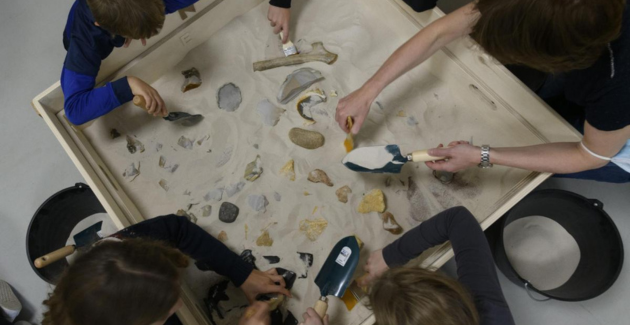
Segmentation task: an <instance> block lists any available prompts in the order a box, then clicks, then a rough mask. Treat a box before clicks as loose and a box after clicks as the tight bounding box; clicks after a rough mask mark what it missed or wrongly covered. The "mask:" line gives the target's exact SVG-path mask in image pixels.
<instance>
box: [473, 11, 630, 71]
mask: <svg viewBox="0 0 630 325" xmlns="http://www.w3.org/2000/svg"><path fill="white" fill-rule="evenodd" d="M625 2H626V1H625V0H477V4H476V8H477V10H479V12H480V13H481V18H479V21H478V22H477V24H476V26H475V27H474V28H473V33H472V34H471V36H472V37H473V38H474V39H475V40H476V41H477V42H479V44H480V45H481V46H482V47H483V48H484V49H485V50H486V51H487V52H488V53H489V54H490V55H492V56H494V57H495V58H496V59H497V60H499V61H500V62H501V63H503V64H521V65H526V66H529V67H532V68H535V69H538V70H541V71H544V72H550V73H556V72H563V71H570V70H577V69H584V68H587V67H590V66H591V65H593V63H595V61H596V60H597V59H598V58H599V57H600V56H601V55H602V53H603V52H604V51H605V50H606V46H607V44H608V43H610V42H611V41H613V40H615V39H616V38H617V37H619V35H620V31H621V24H622V15H623V12H624V6H625Z"/></svg>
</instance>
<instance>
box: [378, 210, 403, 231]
mask: <svg viewBox="0 0 630 325" xmlns="http://www.w3.org/2000/svg"><path fill="white" fill-rule="evenodd" d="M381 219H383V229H385V230H387V231H389V232H390V233H392V234H394V235H400V234H402V232H403V228H402V227H401V226H400V225H399V224H398V222H396V219H395V218H394V215H393V214H391V213H390V212H385V213H383V214H382V215H381Z"/></svg>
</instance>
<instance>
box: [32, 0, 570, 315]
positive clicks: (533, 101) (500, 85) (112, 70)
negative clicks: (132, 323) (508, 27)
mask: <svg viewBox="0 0 630 325" xmlns="http://www.w3.org/2000/svg"><path fill="white" fill-rule="evenodd" d="M386 1H389V2H390V3H391V4H392V5H393V6H395V7H396V8H397V9H398V10H399V11H400V13H401V15H403V16H404V17H406V18H407V19H409V20H410V21H411V22H412V23H413V24H415V25H416V26H418V28H419V29H421V28H422V27H423V26H426V25H428V24H429V23H431V22H432V21H434V20H436V19H439V18H440V17H442V16H443V15H444V13H443V12H442V11H440V10H439V9H437V8H436V9H433V10H430V11H426V12H423V13H416V12H414V11H413V10H412V9H411V8H410V7H409V6H407V5H406V4H405V3H404V2H403V1H402V0H386ZM204 2H205V3H204ZM261 2H263V0H239V1H226V0H202V1H201V6H200V7H203V9H201V10H199V11H198V12H196V13H195V14H193V15H192V17H190V18H188V19H185V20H183V21H175V22H171V23H169V24H170V26H174V27H171V28H170V29H171V31H170V32H169V33H167V34H166V35H165V36H163V37H161V38H160V39H157V40H153V41H152V42H151V43H152V44H151V43H150V46H149V47H148V49H146V50H145V51H144V52H141V54H139V55H137V56H136V57H134V58H133V59H131V60H129V59H125V58H123V59H121V58H120V57H115V58H113V59H112V60H110V59H109V58H108V60H107V61H106V62H105V63H104V68H103V69H102V70H101V73H100V74H99V78H98V80H99V82H101V83H105V82H107V81H109V80H115V79H117V78H120V77H122V76H125V75H135V76H138V77H140V78H142V79H143V80H145V81H147V82H149V83H151V82H153V81H155V80H157V78H159V77H160V76H161V75H162V74H163V73H165V71H166V70H167V69H168V67H172V66H174V65H175V64H177V63H178V62H179V61H181V60H182V59H183V57H184V56H185V55H186V54H187V53H188V52H189V51H190V50H191V49H193V48H195V47H196V46H198V45H199V44H201V43H202V42H204V41H205V40H207V39H208V38H209V37H210V36H211V35H212V34H213V33H215V32H216V31H217V30H218V29H220V28H221V27H223V26H224V25H225V24H227V23H228V22H230V21H231V20H232V19H233V18H235V17H237V16H239V15H241V14H243V13H245V12H247V11H249V10H251V9H252V8H254V7H255V6H257V5H259V4H260V3H261ZM171 16H175V17H168V18H167V20H168V19H170V20H171V21H174V19H178V18H179V17H177V15H171ZM182 19H183V17H182ZM182 37H185V38H188V39H190V41H188V42H187V43H184V42H183V40H182ZM471 46H474V42H473V41H472V40H471V39H470V38H464V39H462V40H458V41H456V42H454V43H452V44H450V45H449V46H447V48H445V49H443V52H444V53H446V54H447V55H448V57H449V58H450V59H452V60H453V61H454V62H455V63H456V64H457V65H458V66H459V67H460V68H461V69H463V70H464V71H465V72H466V73H468V74H469V75H470V76H472V77H473V79H475V80H476V85H478V87H479V88H480V90H481V91H482V92H483V93H484V94H486V95H487V96H488V98H490V99H492V100H496V101H497V102H499V103H500V104H501V105H502V106H504V107H508V108H509V109H510V110H511V111H512V112H513V113H514V116H516V117H517V118H518V119H519V120H520V121H521V122H523V123H524V124H525V125H526V126H527V127H528V128H529V129H530V130H531V131H532V132H533V133H534V134H536V135H537V136H538V137H539V138H540V139H541V141H542V142H565V141H580V139H581V135H580V134H579V133H578V132H577V131H576V130H575V129H574V128H573V127H571V126H570V125H569V124H568V123H566V121H564V120H563V119H562V118H561V117H560V116H558V115H557V114H556V113H555V111H553V110H552V109H550V108H549V107H548V106H547V105H546V104H545V103H544V102H543V101H542V100H540V98H538V97H537V96H536V95H535V94H534V93H533V92H531V91H530V90H529V89H528V88H527V87H526V86H525V85H524V84H523V83H522V82H521V81H520V80H518V79H517V78H516V77H515V76H514V75H512V74H511V73H510V72H509V71H508V70H507V69H506V68H505V67H503V66H501V65H497V64H493V63H491V62H492V59H491V58H490V57H489V56H488V55H487V54H484V53H483V52H481V51H472V50H471ZM115 54H116V52H115ZM113 56H114V55H113ZM128 56H129V54H127V57H128ZM154 62H160V63H161V64H159V65H156V64H153V63H154ZM499 94H501V95H499ZM31 104H32V106H33V108H34V109H35V111H36V112H37V114H39V115H40V116H41V117H42V118H43V120H44V122H45V123H46V124H47V125H48V127H49V128H50V129H51V131H52V132H53V134H54V136H55V137H56V138H57V140H58V141H59V143H60V144H61V146H62V147H63V149H64V150H65V151H66V153H67V154H68V156H69V157H70V159H71V160H72V162H73V163H74V164H75V166H76V167H77V168H78V170H79V172H80V173H81V175H82V176H83V178H84V179H85V180H86V182H87V184H88V185H89V186H90V187H91V188H92V190H93V191H94V193H95V194H96V196H97V197H98V199H99V201H100V202H101V204H103V206H104V207H105V210H106V211H107V213H108V215H109V216H110V217H111V218H112V221H113V222H114V224H115V225H116V226H117V227H118V228H119V229H122V228H124V227H127V226H130V225H132V224H135V223H137V222H140V221H142V220H144V219H145V218H144V217H143V216H142V215H141V213H140V212H139V211H138V209H137V208H136V206H135V204H134V203H133V202H132V201H131V200H130V199H129V197H128V196H127V194H126V193H125V192H124V191H123V190H122V187H121V186H120V185H119V184H118V182H117V181H116V179H115V177H113V175H112V174H111V172H110V171H109V169H108V168H107V166H106V165H105V163H104V162H103V161H102V160H101V158H100V157H99V155H98V154H97V152H96V151H95V150H94V148H93V147H92V146H91V144H90V143H89V141H88V140H87V139H86V137H85V136H84V135H83V133H82V129H83V128H85V127H86V125H84V126H81V127H76V126H73V125H72V124H71V123H69V122H68V121H67V119H66V118H65V115H64V113H63V94H62V91H61V87H60V83H59V82H56V83H55V84H53V85H52V86H50V87H49V88H48V89H46V90H45V91H43V92H42V93H40V94H39V95H37V96H36V97H35V98H34V99H33V101H32V103H31ZM87 125H89V123H88V124H87ZM549 176H551V174H548V173H535V172H532V173H530V174H529V175H528V177H527V178H525V179H524V180H523V181H522V182H521V184H519V185H517V186H516V187H515V188H514V189H513V190H512V193H510V194H511V195H506V196H505V197H507V199H505V200H503V201H501V202H497V203H496V205H495V207H494V209H493V211H494V212H493V213H492V214H490V215H489V216H488V217H487V218H485V219H484V220H483V221H481V223H480V224H481V227H482V228H483V229H487V228H488V227H489V226H490V225H492V224H493V223H494V222H495V221H496V220H498V219H499V218H500V217H501V216H502V215H503V214H505V213H506V212H507V211H508V210H509V209H510V208H511V207H513V206H514V205H515V204H516V203H517V202H519V201H520V200H521V199H523V197H525V196H526V195H527V194H528V193H530V192H531V191H533V190H534V189H535V188H536V187H538V185H540V184H541V183H542V182H543V181H545V180H546V179H547V178H548V177H549ZM451 257H453V251H452V249H451V246H450V244H448V243H446V244H444V245H442V246H440V247H438V248H437V249H434V250H432V251H431V252H429V253H428V254H423V256H422V257H421V258H420V259H419V260H417V263H418V264H419V265H420V266H422V267H431V268H439V267H441V266H442V265H443V264H444V263H446V262H447V261H448V260H449V259H450V258H451ZM182 299H183V301H184V306H183V307H182V309H181V310H180V311H178V313H177V315H178V316H179V317H180V319H181V320H182V322H183V323H184V324H185V325H210V322H209V320H208V318H207V316H206V315H205V313H204V312H203V311H202V310H203V307H201V306H199V305H198V303H197V301H196V299H195V298H194V297H193V295H192V291H191V290H190V289H189V288H188V287H187V286H186V285H182ZM374 321H375V320H374V316H370V317H369V318H368V319H366V320H365V321H364V322H363V323H362V325H371V324H374Z"/></svg>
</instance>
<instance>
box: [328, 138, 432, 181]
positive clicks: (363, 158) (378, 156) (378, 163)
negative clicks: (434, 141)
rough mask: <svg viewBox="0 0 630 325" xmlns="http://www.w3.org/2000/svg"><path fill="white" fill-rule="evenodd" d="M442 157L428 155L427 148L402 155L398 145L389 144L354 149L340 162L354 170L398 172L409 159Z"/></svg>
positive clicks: (428, 159)
mask: <svg viewBox="0 0 630 325" xmlns="http://www.w3.org/2000/svg"><path fill="white" fill-rule="evenodd" d="M442 159H444V157H433V156H431V155H429V153H428V150H418V151H414V152H412V153H409V154H407V155H404V156H403V155H402V154H401V153H400V147H398V146H397V145H395V144H390V145H387V146H376V147H363V148H357V149H354V150H352V151H350V153H348V154H347V155H346V156H345V157H344V158H343V160H342V161H341V162H342V163H343V164H344V165H345V166H346V167H348V169H350V170H353V171H355V172H363V173H392V174H398V173H400V171H401V170H402V167H403V166H404V165H405V164H406V163H408V162H410V161H413V162H426V161H434V160H442Z"/></svg>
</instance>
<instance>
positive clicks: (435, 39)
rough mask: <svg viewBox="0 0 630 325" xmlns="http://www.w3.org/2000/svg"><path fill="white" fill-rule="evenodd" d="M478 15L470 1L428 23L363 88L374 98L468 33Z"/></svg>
mask: <svg viewBox="0 0 630 325" xmlns="http://www.w3.org/2000/svg"><path fill="white" fill-rule="evenodd" d="M477 14H478V13H476V12H474V7H473V5H472V4H469V5H466V6H464V7H462V8H460V9H458V10H456V11H454V12H452V13H450V14H448V15H446V16H444V17H442V18H440V19H438V20H436V21H435V22H433V23H431V24H429V25H428V26H427V27H425V28H423V29H422V30H421V31H420V32H418V33H417V34H416V35H415V36H414V37H412V38H411V39H410V40H409V41H407V42H406V43H405V44H403V45H402V46H401V47H400V48H398V49H397V50H396V51H395V52H394V53H393V54H392V55H391V56H390V57H389V58H388V59H387V61H385V63H384V64H383V66H381V68H380V69H379V70H378V71H377V72H376V74H374V76H372V78H370V79H369V80H368V81H367V82H366V83H365V85H364V87H366V88H367V89H369V90H370V91H371V93H372V94H374V97H376V95H378V94H379V93H380V92H381V91H382V90H383V89H384V88H385V87H387V85H389V84H390V83H392V82H393V81H394V80H396V79H398V78H399V77H400V76H402V75H403V74H405V73H407V72H408V71H409V70H411V69H413V68H415V67H416V66H418V65H419V64H421V63H422V62H424V61H426V60H427V59H428V58H429V57H431V55H433V54H434V53H435V52H437V51H438V50H439V49H441V48H442V47H444V46H446V45H447V44H448V43H450V42H451V41H453V40H455V39H456V38H458V37H461V36H464V35H467V34H469V33H470V30H471V26H472V25H473V22H474V21H476V19H477Z"/></svg>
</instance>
